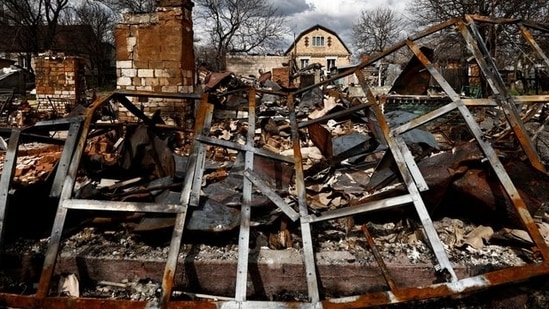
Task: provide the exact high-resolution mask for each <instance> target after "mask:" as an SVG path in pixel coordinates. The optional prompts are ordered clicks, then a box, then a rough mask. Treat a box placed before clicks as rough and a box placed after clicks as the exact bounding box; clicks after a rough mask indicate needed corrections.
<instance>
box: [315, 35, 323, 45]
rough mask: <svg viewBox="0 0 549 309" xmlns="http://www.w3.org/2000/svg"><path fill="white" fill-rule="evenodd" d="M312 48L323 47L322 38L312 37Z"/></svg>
mask: <svg viewBox="0 0 549 309" xmlns="http://www.w3.org/2000/svg"><path fill="white" fill-rule="evenodd" d="M313 46H316V47H322V46H324V37H323V36H313Z"/></svg>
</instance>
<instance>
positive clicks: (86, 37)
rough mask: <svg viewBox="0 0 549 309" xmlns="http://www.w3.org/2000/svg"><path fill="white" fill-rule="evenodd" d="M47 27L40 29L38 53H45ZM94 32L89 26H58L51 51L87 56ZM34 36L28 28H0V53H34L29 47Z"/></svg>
mask: <svg viewBox="0 0 549 309" xmlns="http://www.w3.org/2000/svg"><path fill="white" fill-rule="evenodd" d="M45 35H46V26H40V27H39V28H38V36H39V39H38V48H39V50H38V52H44V51H46V50H45V47H44V39H45V38H44V37H45ZM94 35H95V34H94V32H93V29H92V27H91V26H89V25H58V26H57V30H56V34H55V36H54V39H53V43H52V45H51V48H49V49H50V50H53V51H58V52H64V53H66V54H73V55H78V54H87V53H88V50H89V47H88V45H89V43H88V42H90V38H93V36H94ZM32 36H34V34H33V32H32V31H31V29H30V27H26V26H2V27H0V37H1V38H2V39H1V40H0V51H2V52H15V53H23V52H32V50H31V49H32V47H30V46H29V43H28V42H29V38H31V37H32Z"/></svg>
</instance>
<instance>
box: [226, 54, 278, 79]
mask: <svg viewBox="0 0 549 309" xmlns="http://www.w3.org/2000/svg"><path fill="white" fill-rule="evenodd" d="M288 60H289V57H287V56H266V55H256V56H248V55H227V71H229V72H233V73H235V74H236V75H241V76H249V75H253V76H255V77H259V75H260V73H259V71H260V70H261V72H269V71H272V70H273V68H280V67H283V66H284V64H287V63H288Z"/></svg>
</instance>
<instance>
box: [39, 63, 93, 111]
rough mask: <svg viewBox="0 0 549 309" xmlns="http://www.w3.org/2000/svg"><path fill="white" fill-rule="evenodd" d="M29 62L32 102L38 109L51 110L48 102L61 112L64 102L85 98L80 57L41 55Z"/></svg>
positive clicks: (68, 102) (75, 101)
mask: <svg viewBox="0 0 549 309" xmlns="http://www.w3.org/2000/svg"><path fill="white" fill-rule="evenodd" d="M33 62H34V72H35V80H36V102H37V103H38V106H39V110H40V111H45V110H50V109H52V107H51V104H50V101H51V103H53V104H55V105H56V109H57V111H58V112H60V113H63V112H64V109H65V105H67V104H68V105H69V106H74V105H75V104H76V103H77V102H80V100H81V99H85V98H84V97H83V96H84V94H85V88H86V85H85V81H84V72H83V69H84V63H83V60H82V59H81V58H79V57H74V56H64V55H63V54H44V55H39V56H37V57H35V58H34V61H33ZM48 98H50V99H48Z"/></svg>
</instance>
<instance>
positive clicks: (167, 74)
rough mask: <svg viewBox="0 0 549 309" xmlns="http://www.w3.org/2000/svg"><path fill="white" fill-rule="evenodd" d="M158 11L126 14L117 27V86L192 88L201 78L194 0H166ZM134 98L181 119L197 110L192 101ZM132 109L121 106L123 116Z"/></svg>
mask: <svg viewBox="0 0 549 309" xmlns="http://www.w3.org/2000/svg"><path fill="white" fill-rule="evenodd" d="M160 5H161V6H159V7H158V9H157V11H156V12H153V13H146V14H126V15H124V20H123V22H122V23H120V24H118V25H117V26H116V27H115V40H116V71H117V88H119V89H125V90H139V91H152V92H168V93H176V92H177V93H192V92H193V91H194V84H195V61H194V51H193V28H192V16H191V14H192V6H193V4H192V2H191V1H187V0H179V1H174V0H164V1H161V3H160ZM134 103H136V104H137V105H140V106H142V107H143V110H144V111H145V113H147V114H152V113H154V112H155V111H156V110H158V109H160V110H161V116H162V117H163V118H165V119H166V118H172V119H173V120H175V121H176V123H178V124H181V123H183V122H184V121H185V118H186V117H189V115H191V114H192V105H193V104H191V103H192V102H187V101H185V100H173V99H171V100H170V99H152V98H151V99H149V100H147V102H138V99H137V98H134ZM130 117H131V115H130V114H129V113H128V112H127V111H126V110H124V109H121V110H120V118H121V120H128V119H129V118H130Z"/></svg>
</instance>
